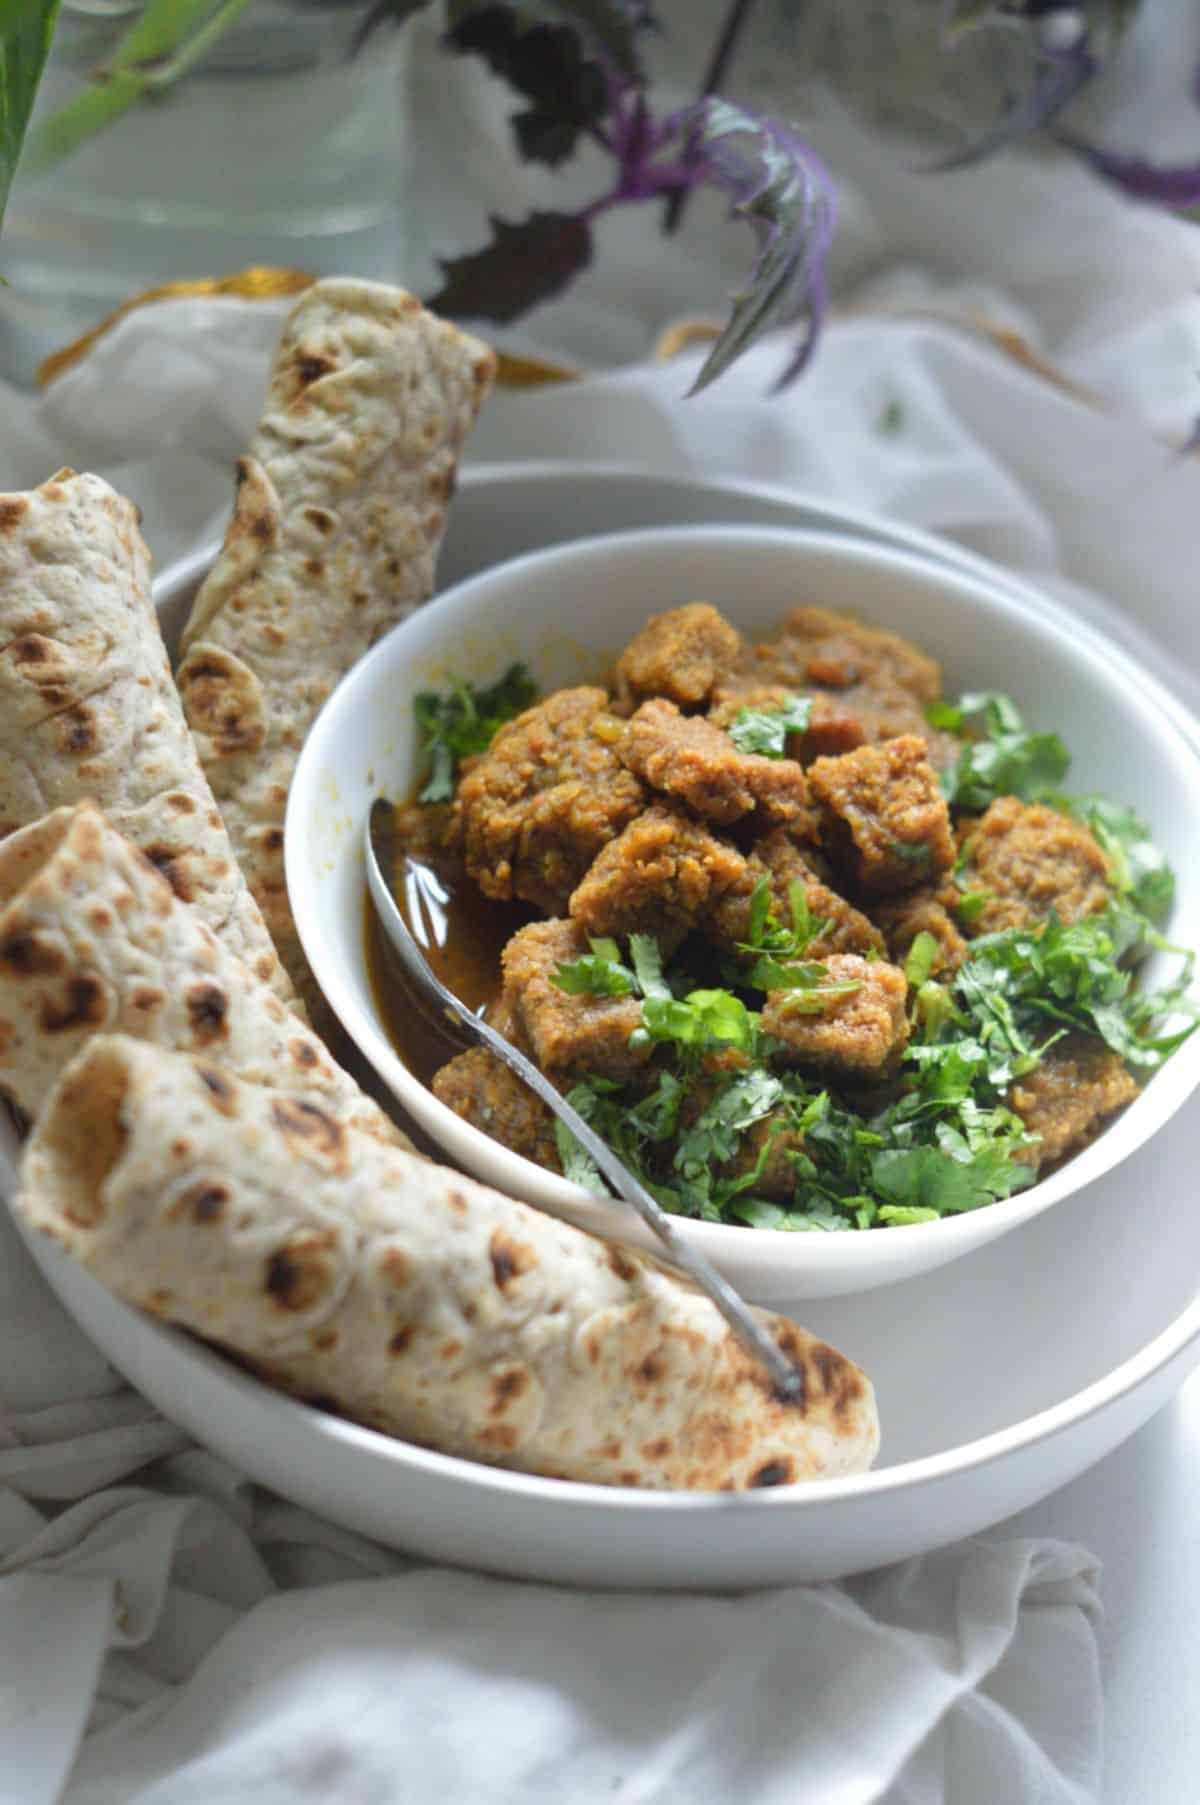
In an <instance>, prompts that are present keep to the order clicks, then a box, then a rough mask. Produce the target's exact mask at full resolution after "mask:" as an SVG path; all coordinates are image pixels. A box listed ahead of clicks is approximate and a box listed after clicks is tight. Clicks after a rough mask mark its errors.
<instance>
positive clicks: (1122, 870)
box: [1048, 796, 1175, 926]
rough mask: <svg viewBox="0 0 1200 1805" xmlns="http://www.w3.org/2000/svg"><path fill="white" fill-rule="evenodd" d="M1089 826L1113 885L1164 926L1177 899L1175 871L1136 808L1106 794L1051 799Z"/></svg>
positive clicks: (1149, 919)
mask: <svg viewBox="0 0 1200 1805" xmlns="http://www.w3.org/2000/svg"><path fill="white" fill-rule="evenodd" d="M1048 800H1049V801H1052V802H1053V803H1054V806H1055V807H1056V808H1060V807H1061V808H1062V809H1064V810H1065V811H1066V812H1067V813H1069V814H1072V815H1074V816H1075V817H1076V819H1077V820H1080V821H1082V822H1083V823H1084V825H1085V826H1086V827H1088V828H1089V829H1090V830H1091V832H1092V834H1093V836H1094V837H1095V839H1096V840H1098V841H1099V843H1100V847H1101V849H1102V851H1103V852H1104V854H1105V856H1106V857H1107V859H1108V861H1109V879H1108V881H1109V884H1110V885H1111V887H1112V888H1113V889H1114V890H1115V891H1116V892H1117V894H1118V895H1121V896H1127V897H1128V898H1129V899H1130V901H1131V902H1132V903H1133V905H1134V907H1135V908H1136V909H1138V910H1140V911H1141V913H1142V914H1143V915H1144V916H1145V917H1146V918H1147V920H1148V921H1152V922H1154V923H1155V924H1156V925H1158V926H1161V925H1162V923H1163V922H1164V921H1165V920H1166V918H1167V916H1168V915H1169V914H1170V910H1171V904H1172V903H1173V902H1174V900H1175V874H1174V872H1173V871H1172V870H1171V867H1170V866H1169V865H1168V863H1167V859H1166V855H1165V853H1163V852H1161V851H1160V850H1159V848H1158V847H1157V846H1156V845H1155V844H1154V841H1153V839H1152V838H1151V836H1150V829H1149V828H1148V827H1147V826H1146V823H1145V822H1144V821H1143V820H1142V818H1141V816H1140V815H1139V814H1138V813H1137V812H1136V810H1134V809H1131V808H1122V807H1121V805H1120V804H1119V803H1116V802H1109V801H1108V800H1107V798H1106V797H1104V796H1054V797H1050V798H1048Z"/></svg>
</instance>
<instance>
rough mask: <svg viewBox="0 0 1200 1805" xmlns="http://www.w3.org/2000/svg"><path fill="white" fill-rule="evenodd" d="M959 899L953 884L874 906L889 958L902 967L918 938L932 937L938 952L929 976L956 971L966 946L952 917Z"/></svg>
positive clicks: (931, 886) (924, 888)
mask: <svg viewBox="0 0 1200 1805" xmlns="http://www.w3.org/2000/svg"><path fill="white" fill-rule="evenodd" d="M958 896H959V892H958V889H957V888H956V886H955V885H954V884H953V883H942V884H924V885H922V887H921V888H920V889H919V890H910V891H908V893H907V894H906V895H904V896H894V897H890V898H889V899H888V900H887V901H886V902H878V903H876V904H875V905H874V907H873V908H872V910H871V916H872V919H873V920H874V921H875V923H876V924H877V926H878V927H879V928H880V929H881V930H882V933H883V938H884V940H885V941H886V942H887V951H888V957H889V958H890V959H892V960H894V962H895V963H896V964H897V965H903V964H904V961H905V960H906V959H907V958H908V955H909V953H910V952H911V951H912V944H913V941H914V940H915V939H916V938H917V935H918V934H932V935H933V938H934V939H935V940H936V942H937V951H936V953H935V954H934V956H933V963H932V965H931V966H930V976H931V977H935V978H937V977H943V976H948V975H949V974H950V973H952V972H956V971H957V970H958V968H959V966H960V965H961V964H962V962H963V960H964V959H965V958H966V956H967V943H966V941H965V940H964V939H963V937H962V935H961V934H960V933H959V930H958V923H957V921H956V919H955V914H954V909H955V905H956V903H957V901H958Z"/></svg>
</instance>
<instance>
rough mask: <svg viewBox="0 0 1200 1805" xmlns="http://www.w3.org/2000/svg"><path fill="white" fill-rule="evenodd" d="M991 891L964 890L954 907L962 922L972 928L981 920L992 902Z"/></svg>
mask: <svg viewBox="0 0 1200 1805" xmlns="http://www.w3.org/2000/svg"><path fill="white" fill-rule="evenodd" d="M991 894H992V893H991V891H990V890H964V891H963V892H962V894H961V896H960V897H959V899H958V901H957V903H956V904H955V905H954V912H955V914H956V915H957V916H958V919H959V920H960V921H961V922H964V923H965V924H966V926H967V927H970V926H971V924H972V923H973V922H976V921H978V920H979V917H980V916H981V915H982V914H983V911H984V910H985V909H986V908H987V906H988V903H989V901H990V900H991Z"/></svg>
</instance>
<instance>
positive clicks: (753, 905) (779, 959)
mask: <svg viewBox="0 0 1200 1805" xmlns="http://www.w3.org/2000/svg"><path fill="white" fill-rule="evenodd" d="M788 908H789V910H790V913H791V917H792V925H791V927H790V928H785V927H781V926H780V924H779V922H778V921H777V920H776V918H775V914H774V911H773V910H772V908H771V884H770V879H769V878H765V877H760V878H759V880H758V883H757V884H756V885H755V886H754V893H753V895H752V896H751V898H750V925H749V938H748V939H747V940H744V941H742V942H741V943H740V944H739V947H738V950H739V952H742V953H749V954H757V955H758V957H757V958H756V959H755V960H754V963H753V964H752V965H751V966H750V967H749V968H748V969H747V970H746V971H745V972H739V974H738V982H739V983H741V984H744V985H745V986H746V988H747V989H749V990H813V989H815V988H816V987H817V986H819V985H820V984H821V982H822V980H824V979H827V978H828V973H827V972H826V970H825V967H824V966H823V965H816V964H813V963H806V962H804V961H803V955H804V953H805V952H806V951H807V949H808V947H809V945H810V944H811V942H812V941H814V940H816V939H819V938H820V936H821V935H822V934H823V933H824V931H825V929H826V928H827V927H828V926H829V923H828V922H827V921H824V920H822V918H821V917H820V916H817V915H814V914H813V912H812V910H811V909H810V908H809V906H808V895H807V893H806V891H805V888H804V885H803V884H802V883H801V881H800V879H799V878H793V880H792V882H791V883H790V884H789V885H788ZM798 960H799V961H801V962H800V963H798V964H797V963H795V962H796V961H798ZM828 988H829V987H828V986H827V993H828ZM852 988H854V989H857V988H858V986H857V985H853V986H852ZM839 994H841V995H845V996H848V995H849V994H850V992H849V991H848V990H845V989H844V988H843V989H842V990H841V991H840V992H839Z"/></svg>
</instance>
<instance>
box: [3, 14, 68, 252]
mask: <svg viewBox="0 0 1200 1805" xmlns="http://www.w3.org/2000/svg"><path fill="white" fill-rule="evenodd" d="M57 14H58V0H0V222H2V221H3V219H4V208H5V205H6V203H7V201H8V192H9V189H10V188H11V187H12V180H13V176H14V175H15V174H16V171H17V163H18V162H19V160H20V156H21V146H22V144H23V143H24V141H25V132H26V129H27V127H28V125H29V120H30V116H31V114H32V112H33V103H34V101H35V100H36V98H37V91H38V83H39V82H40V81H41V79H42V70H43V68H44V67H45V63H46V58H47V56H48V55H49V53H50V40H51V38H52V37H53V35H54V21H55V18H56V16H57Z"/></svg>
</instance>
